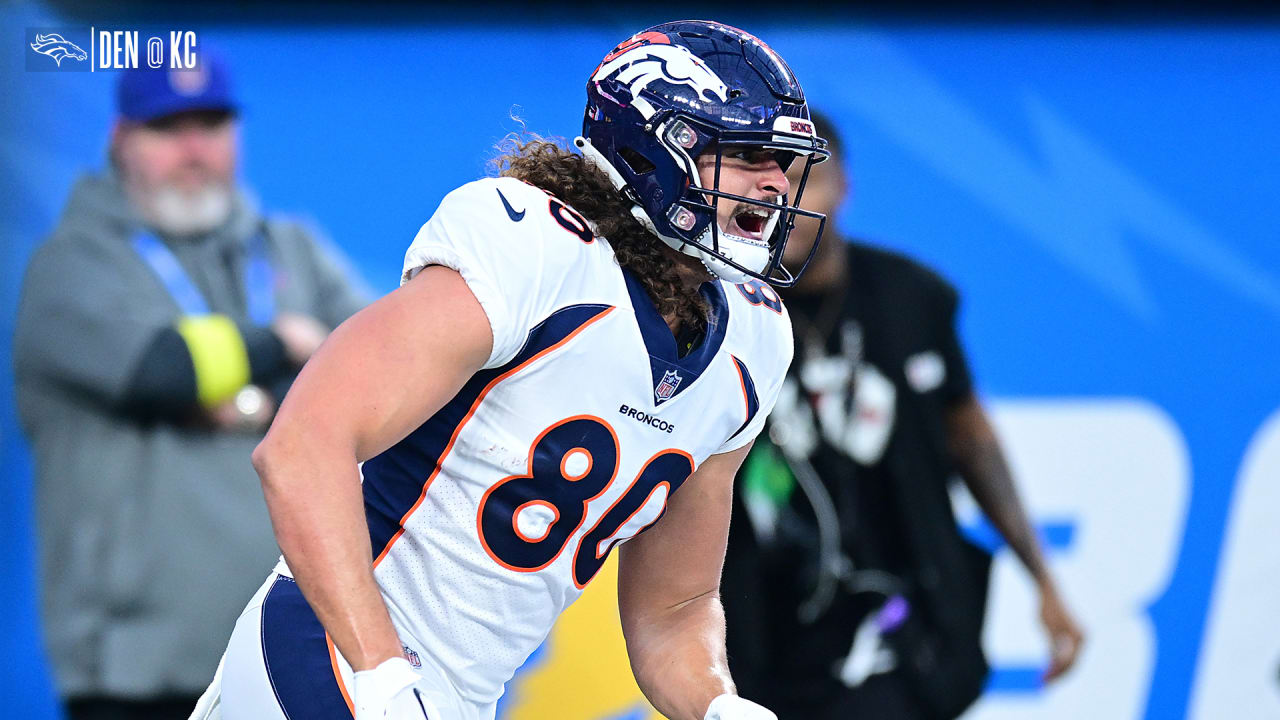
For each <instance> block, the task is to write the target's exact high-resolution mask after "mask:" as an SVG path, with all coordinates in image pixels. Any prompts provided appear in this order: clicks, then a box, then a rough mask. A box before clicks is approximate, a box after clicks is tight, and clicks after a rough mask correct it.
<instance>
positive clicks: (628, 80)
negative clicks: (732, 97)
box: [591, 44, 729, 116]
mask: <svg viewBox="0 0 1280 720" xmlns="http://www.w3.org/2000/svg"><path fill="white" fill-rule="evenodd" d="M591 80H592V82H600V81H602V80H614V81H616V82H618V83H620V84H622V85H623V86H625V87H626V88H627V89H628V90H630V91H631V101H632V102H633V103H634V104H635V105H636V107H637V108H639V109H640V110H641V111H642V112H645V115H646V116H648V115H652V114H653V106H652V105H650V104H649V103H648V102H645V101H644V100H643V99H642V98H641V97H640V91H641V90H644V89H645V88H647V87H649V85H650V84H651V83H653V82H655V81H663V82H666V83H669V84H671V85H687V86H689V87H690V88H693V90H694V91H695V92H697V93H698V96H699V97H701V98H703V99H704V100H719V101H720V102H725V101H727V100H728V99H729V88H728V86H726V85H725V84H724V81H723V80H721V79H720V76H718V75H716V74H715V73H714V72H712V70H711V68H709V67H707V64H706V63H704V62H703V61H702V59H701V58H699V57H698V56H697V55H694V54H693V53H691V52H689V50H688V49H687V48H684V47H681V46H679V45H669V44H667V45H660V44H644V45H636V46H635V47H632V48H630V49H627V50H626V51H625V52H623V53H621V54H620V55H618V56H617V57H614V58H613V59H611V60H607V61H606V62H604V63H602V64H601V65H600V67H599V68H597V69H596V72H595V73H594V74H593V75H592V76H591Z"/></svg>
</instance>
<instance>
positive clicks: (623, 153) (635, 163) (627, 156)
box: [618, 147, 657, 175]
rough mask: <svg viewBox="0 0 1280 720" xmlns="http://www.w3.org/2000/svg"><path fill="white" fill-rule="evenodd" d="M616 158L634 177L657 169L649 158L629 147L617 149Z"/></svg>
mask: <svg viewBox="0 0 1280 720" xmlns="http://www.w3.org/2000/svg"><path fill="white" fill-rule="evenodd" d="M618 157H620V158H622V161H623V162H625V163H626V164H627V167H628V168H629V169H630V170H631V172H633V173H635V174H636V175H644V174H646V173H651V172H653V171H654V170H656V169H657V166H656V165H654V164H653V163H652V162H651V161H650V160H649V158H647V157H645V156H644V155H641V154H640V153H639V152H637V151H636V150H634V149H632V148H629V147H624V148H618Z"/></svg>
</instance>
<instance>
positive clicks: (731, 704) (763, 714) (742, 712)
mask: <svg viewBox="0 0 1280 720" xmlns="http://www.w3.org/2000/svg"><path fill="white" fill-rule="evenodd" d="M704 720H778V716H777V715H774V714H773V713H772V712H771V711H770V710H769V709H768V708H766V707H764V706H763V705H757V704H755V703H753V702H751V701H750V700H747V699H745V698H740V697H738V696H737V695H729V694H728V693H726V694H724V695H718V696H717V697H716V699H715V700H712V701H711V705H709V706H708V707H707V715H706V717H705V718H704Z"/></svg>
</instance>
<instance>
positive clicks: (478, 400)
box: [373, 306, 617, 569]
mask: <svg viewBox="0 0 1280 720" xmlns="http://www.w3.org/2000/svg"><path fill="white" fill-rule="evenodd" d="M616 309H617V308H615V307H613V306H610V307H608V308H606V309H605V310H602V311H601V312H600V313H599V314H597V315H596V316H595V317H592V318H591V319H590V320H587V321H586V322H584V323H582V325H580V326H578V328H577V329H575V330H574V331H573V332H571V333H569V334H568V335H565V336H564V339H563V340H561V341H560V342H558V343H556V344H554V345H551V346H550V347H548V348H547V349H545V350H543V351H541V352H539V353H537V354H536V355H534V356H533V357H531V358H529V359H528V360H525V361H524V362H522V363H520V364H519V365H517V366H515V367H513V368H511V369H510V370H508V371H506V372H504V373H502V374H501V375H499V376H498V377H496V378H494V379H493V380H491V381H489V384H488V385H485V386H484V389H483V390H481V391H480V394H479V395H477V396H476V400H475V402H473V403H471V407H470V408H469V409H468V410H467V414H466V415H463V416H462V421H461V422H459V423H458V427H456V428H454V430H453V435H451V436H450V437H449V443H448V444H447V445H445V446H444V452H442V453H440V457H439V458H438V459H437V460H436V469H435V470H433V471H432V472H431V475H430V477H428V478H427V481H426V482H425V483H423V485H422V493H421V494H420V495H418V500H417V501H416V502H414V503H413V506H412V507H410V508H409V510H408V511H406V512H405V514H404V515H403V516H401V518H400V523H399V525H400V529H399V530H397V531H396V534H395V535H392V536H391V539H390V540H388V541H387V546H386V547H384V548H383V549H382V552H380V553H378V557H376V558H374V561H373V567H374V568H375V569H376V568H377V567H378V565H379V564H380V563H381V562H382V560H383V558H385V557H386V556H387V553H389V552H391V548H392V547H393V546H394V545H395V544H396V541H397V540H399V539H400V536H401V535H404V526H405V523H407V522H409V518H410V517H412V516H413V514H414V513H415V512H417V511H418V508H419V507H421V506H422V501H423V500H425V499H427V490H429V489H430V488H431V483H433V482H435V479H436V477H437V476H438V475H439V474H440V469H441V468H442V467H444V460H445V458H447V457H449V452H450V451H451V450H453V445H454V443H456V442H457V441H458V436H459V435H461V434H462V428H464V427H466V425H467V422H469V421H470V420H471V416H473V415H475V413H476V408H478V407H480V403H482V402H484V399H485V397H487V396H488V395H489V391H490V390H492V389H494V388H495V387H497V385H498V383H500V382H502V381H503V380H506V379H507V378H509V377H511V376H512V375H515V374H516V373H518V372H520V371H521V370H523V369H525V368H526V367H528V366H529V365H530V364H532V363H533V362H536V361H537V360H538V359H539V358H541V357H543V356H544V355H546V354H548V353H550V352H551V351H553V350H556V349H558V348H560V347H562V346H563V345H565V344H566V343H568V342H569V341H570V340H572V339H574V338H575V337H577V336H578V334H579V333H581V332H582V331H583V330H586V329H587V328H589V327H591V326H592V325H593V324H595V322H596V321H597V320H599V319H601V318H603V317H605V316H606V315H608V314H609V313H611V312H613V311H614V310H616ZM609 431H610V432H612V431H613V428H609ZM614 441H615V442H617V436H616V435H615V436H614ZM481 540H482V541H483V537H482V538H481ZM485 549H486V550H488V548H485Z"/></svg>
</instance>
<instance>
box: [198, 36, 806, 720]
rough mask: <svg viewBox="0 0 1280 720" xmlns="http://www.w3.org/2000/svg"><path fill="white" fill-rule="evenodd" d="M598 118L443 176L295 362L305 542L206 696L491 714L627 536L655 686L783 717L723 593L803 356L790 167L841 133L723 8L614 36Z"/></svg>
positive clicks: (266, 443) (291, 436)
mask: <svg viewBox="0 0 1280 720" xmlns="http://www.w3.org/2000/svg"><path fill="white" fill-rule="evenodd" d="M583 128H584V129H583V135H582V137H579V138H577V139H576V140H575V141H574V144H575V145H576V148H574V149H567V148H561V147H559V146H556V145H554V144H552V143H548V142H542V141H533V142H529V143H527V144H524V145H520V146H517V147H516V148H515V149H514V150H513V152H512V153H511V154H510V155H508V156H507V157H506V158H503V159H502V172H501V177H497V178H488V179H484V180H479V181H476V182H472V183H470V184H467V185H464V186H462V187H461V188H459V189H457V190H455V191H453V192H452V193H450V194H449V195H448V196H446V197H445V198H444V200H443V202H442V203H441V204H440V207H439V209H438V210H437V211H436V213H435V214H434V215H433V216H432V217H431V219H430V220H429V221H428V222H427V223H426V224H425V225H424V226H423V227H422V229H421V231H420V232H419V233H418V236H417V237H416V238H415V239H414V241H413V243H412V244H411V245H410V247H409V249H408V252H407V253H406V256H405V264H404V274H403V280H402V285H401V287H400V288H399V289H398V290H396V291H394V292H392V293H391V294H389V295H388V296H386V297H385V298H383V299H382V300H380V301H379V302H377V303H375V304H373V305H372V306H370V307H369V308H368V309H366V310H365V311H363V312H361V313H359V314H358V315H356V316H355V317H353V318H352V319H351V320H350V321H348V322H347V323H346V324H344V325H343V326H342V327H340V328H339V329H338V330H337V331H336V332H335V333H334V334H333V335H332V336H331V338H330V340H329V341H328V342H326V344H325V345H324V346H323V347H322V348H321V350H320V351H319V352H318V353H317V354H316V355H315V356H314V357H313V359H312V360H311V362H310V363H309V364H308V365H307V367H306V369H305V370H304V371H303V372H302V374H301V375H300V376H299V378H298V380H297V382H296V383H295V384H294V386H293V389H292V390H291V392H290V393H289V395H288V397H287V398H286V400H285V401H284V403H283V405H282V407H281V409H280V412H279V415H278V416H277V419H276V421H275V424H274V425H273V427H272V429H271V431H270V433H269V434H268V435H267V437H266V439H265V440H263V442H262V444H261V445H260V446H259V447H258V449H257V451H256V452H255V453H254V457H253V462H254V466H255V467H256V468H257V470H258V472H259V474H260V475H261V477H262V485H263V488H264V492H265V494H266V499H267V504H268V507H269V509H270V511H271V517H272V520H273V522H274V525H275V531H276V537H277V539H278V540H279V544H280V547H281V549H282V550H283V553H284V554H283V558H282V559H281V561H280V563H279V564H278V565H277V567H276V569H275V571H274V572H273V573H272V574H271V576H270V577H269V578H268V579H267V581H266V583H265V584H264V585H263V586H262V588H261V589H260V590H259V591H258V593H257V594H256V595H255V596H254V597H253V599H252V600H251V601H250V602H249V605H248V607H247V608H246V610H245V611H244V614H243V615H242V616H241V618H240V620H239V622H238V623H237V624H236V627H235V629H234V632H233V634H232V637H231V640H230V643H229V645H228V647H227V651H226V655H225V657H224V661H223V664H222V666H221V667H220V669H219V672H218V676H217V677H215V680H214V683H213V685H211V686H210V689H209V691H208V692H207V693H206V695H205V697H204V698H202V700H201V704H200V706H199V707H198V708H197V710H196V715H195V717H197V718H209V717H216V716H218V715H219V713H220V714H221V717H223V718H225V719H226V720H249V719H252V720H262V719H263V718H301V717H305V718H308V719H311V720H317V719H325V718H351V717H352V716H353V715H354V716H355V718H356V719H357V720H373V719H375V718H377V719H382V718H398V719H403V718H412V719H413V720H422V718H424V717H425V718H430V719H431V720H441V719H444V720H454V719H458V720H478V719H491V718H493V717H494V712H495V704H496V701H497V699H498V698H499V696H500V695H501V694H502V691H503V684H504V683H505V682H506V681H507V680H508V679H510V678H511V676H512V674H513V673H514V671H515V670H516V669H517V668H518V667H519V666H520V665H521V664H522V663H523V662H524V660H525V659H526V658H527V657H528V656H529V654H530V653H531V652H532V651H533V650H534V649H535V648H537V646H538V645H539V643H541V642H542V640H543V639H544V638H545V637H546V635H547V633H548V632H549V630H550V628H551V625H552V623H553V622H554V621H555V619H556V617H557V616H558V615H559V614H560V613H561V611H563V610H564V609H565V608H566V607H567V606H568V605H569V604H570V603H572V602H573V601H574V600H575V599H576V598H577V597H578V596H579V594H580V593H581V592H582V589H583V588H584V587H585V586H586V584H587V583H588V582H590V581H591V579H592V577H593V576H594V575H595V574H596V572H597V571H598V570H599V569H600V567H601V565H602V564H603V563H604V562H605V559H606V557H607V556H608V554H609V552H610V551H611V550H612V549H613V548H614V547H617V548H618V550H619V555H620V557H619V563H620V565H619V597H618V603H619V610H620V612H621V617H622V624H623V631H624V634H625V637H626V642H627V649H628V653H629V655H630V659H631V665H632V668H633V670H634V672H635V676H636V680H637V682H638V683H639V685H640V687H641V689H642V690H643V691H644V693H645V695H646V696H647V697H648V698H649V700H650V701H651V702H652V703H653V705H654V706H655V707H656V708H657V709H658V710H659V711H660V712H662V713H663V714H664V715H665V716H667V717H669V718H675V719H677V720H699V719H701V718H706V719H708V720H716V719H719V720H767V719H771V718H774V715H773V713H771V712H769V711H768V710H766V709H765V708H763V707H761V706H759V705H756V704H755V703H752V702H749V701H747V700H744V699H742V698H739V697H738V696H737V695H736V694H735V693H734V686H733V682H732V680H731V679H730V677H729V673H728V670H727V667H726V662H725V653H724V621H723V613H722V610H721V606H720V600H719V596H718V588H719V580H720V570H721V565H722V562H723V558H724V550H725V541H726V536H727V531H728V523H729V516H730V510H731V498H732V481H733V476H734V473H735V471H736V470H737V468H738V465H739V463H740V462H741V461H742V458H743V456H744V455H745V454H746V452H747V449H748V447H749V446H750V444H751V442H752V440H753V439H754V438H755V436H756V434H757V433H758V432H759V431H760V428H761V426H762V425H763V423H764V419H765V416H766V415H767V414H768V413H769V410H770V409H771V408H772V406H773V404H774V400H775V398H776V396H777V393H778V389H779V387H780V384H781V383H782V380H783V377H784V375H785V373H786V369H787V365H788V364H789V363H790V361H791V354H792V341H791V329H790V323H789V320H788V317H787V313H786V310H785V309H784V308H783V306H782V304H781V302H780V301H779V299H778V295H777V293H775V292H774V290H773V289H772V288H771V287H770V285H769V283H773V284H775V285H778V284H780V285H788V284H790V283H792V282H794V279H795V277H794V275H793V274H792V272H791V271H790V270H788V269H787V268H784V267H783V266H782V262H781V258H782V253H783V249H784V247H785V244H786V239H787V235H788V234H789V232H790V229H791V227H792V224H793V221H794V218H795V216H796V215H797V214H807V215H812V213H806V211H803V210H799V209H798V208H796V201H797V200H798V196H799V194H800V192H801V191H802V190H803V180H801V182H800V183H799V187H797V188H795V190H794V192H793V189H792V188H791V187H790V184H789V183H788V180H787V176H786V175H785V171H786V170H787V169H788V167H789V166H790V165H791V163H792V162H793V161H795V162H797V163H804V164H806V166H808V165H811V164H812V163H814V162H818V161H820V160H822V159H824V158H825V156H826V154H827V153H826V150H825V142H824V141H823V140H822V139H820V138H818V137H817V136H816V135H815V134H814V130H813V125H812V124H811V123H810V122H809V119H808V110H807V107H806V105H805V99H804V94H803V92H802V91H801V89H800V85H799V83H798V82H797V81H796V79H795V77H794V76H793V75H792V74H791V71H790V69H789V68H788V67H787V65H786V63H785V62H783V60H782V58H780V57H779V56H778V55H777V54H776V53H775V52H774V51H773V50H771V49H770V48H769V47H768V46H767V45H765V44H764V43H763V42H761V41H760V40H759V39H757V38H755V37H754V36H752V35H750V34H748V33H745V32H743V31H741V30H738V29H736V28H732V27H729V26H726V25H722V24H719V23H714V22H703V21H685V22H674V23H667V24H663V25H659V26H656V27H653V28H650V29H649V30H646V31H644V32H642V33H639V34H638V35H635V36H634V37H632V38H630V39H628V40H627V41H626V42H624V43H623V44H621V45H619V46H618V47H617V48H615V49H614V50H613V51H612V52H610V53H609V54H608V55H607V56H606V57H605V58H604V60H603V61H602V62H601V63H600V65H599V66H598V67H597V68H596V70H595V71H594V72H593V73H592V75H591V77H590V80H589V81H588V84H587V108H586V117H585V120H584V123H583ZM575 150H576V151H575ZM800 270H802V268H797V269H796V274H798V272H799V271H800ZM361 462H363V465H362V466H360V465H358V464H359V463H361Z"/></svg>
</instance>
